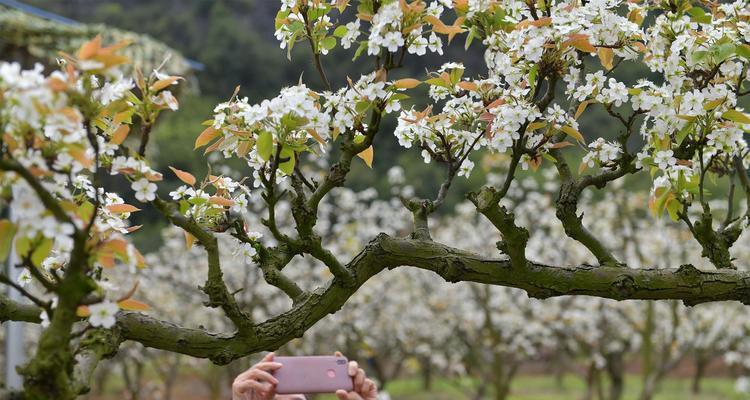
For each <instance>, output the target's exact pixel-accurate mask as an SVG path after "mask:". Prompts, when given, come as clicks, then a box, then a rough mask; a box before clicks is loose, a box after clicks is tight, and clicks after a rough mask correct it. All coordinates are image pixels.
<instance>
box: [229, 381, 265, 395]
mask: <svg viewBox="0 0 750 400" xmlns="http://www.w3.org/2000/svg"><path fill="white" fill-rule="evenodd" d="M261 389H262V386H261V383H260V382H258V381H243V382H239V383H235V384H234V385H232V391H234V392H235V393H240V394H242V393H247V392H250V391H254V390H261Z"/></svg>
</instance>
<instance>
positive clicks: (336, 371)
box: [273, 356, 354, 394]
mask: <svg viewBox="0 0 750 400" xmlns="http://www.w3.org/2000/svg"><path fill="white" fill-rule="evenodd" d="M273 361H274V362H277V363H281V364H282V366H281V367H280V368H279V369H277V370H276V371H274V374H273V376H274V377H275V378H276V379H278V380H279V383H278V385H276V393H278V394H296V393H300V394H307V393H335V392H336V391H337V390H340V389H343V390H346V391H351V390H352V389H353V387H354V384H353V383H352V378H351V377H350V376H349V374H348V371H347V369H348V364H349V361H348V360H347V359H346V357H336V356H303V357H274V358H273Z"/></svg>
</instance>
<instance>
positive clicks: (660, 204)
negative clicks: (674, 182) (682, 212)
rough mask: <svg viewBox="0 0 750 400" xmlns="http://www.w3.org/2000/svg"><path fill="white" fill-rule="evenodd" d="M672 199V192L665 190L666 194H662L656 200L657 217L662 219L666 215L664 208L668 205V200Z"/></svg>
mask: <svg viewBox="0 0 750 400" xmlns="http://www.w3.org/2000/svg"><path fill="white" fill-rule="evenodd" d="M670 197H672V192H671V191H669V190H664V193H662V194H661V195H660V196H659V197H658V198H657V199H656V204H655V205H656V216H657V217H659V218H661V216H662V215H663V214H664V206H665V205H666V203H667V199H669V198H670Z"/></svg>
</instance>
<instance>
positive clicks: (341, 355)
mask: <svg viewBox="0 0 750 400" xmlns="http://www.w3.org/2000/svg"><path fill="white" fill-rule="evenodd" d="M333 355H334V356H336V357H343V356H344V353H342V352H340V351H338V350H336V352H335V353H333Z"/></svg>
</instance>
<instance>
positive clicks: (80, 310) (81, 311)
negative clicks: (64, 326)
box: [76, 306, 91, 317]
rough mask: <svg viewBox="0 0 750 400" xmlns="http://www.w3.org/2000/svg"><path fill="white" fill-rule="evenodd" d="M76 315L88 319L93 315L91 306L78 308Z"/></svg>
mask: <svg viewBox="0 0 750 400" xmlns="http://www.w3.org/2000/svg"><path fill="white" fill-rule="evenodd" d="M76 315H77V316H79V317H88V316H89V315H91V310H89V306H78V308H76Z"/></svg>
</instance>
